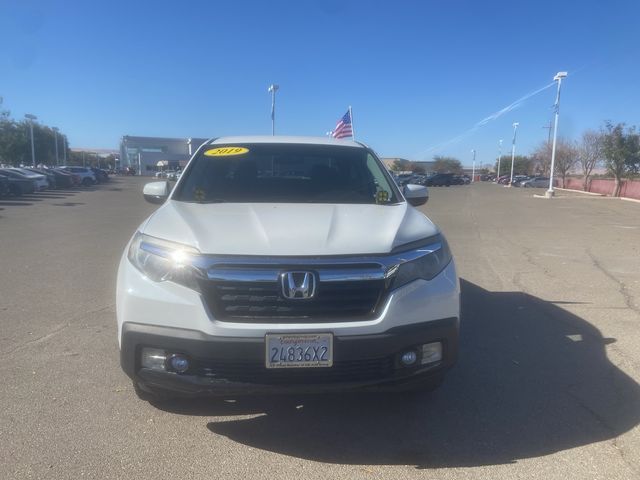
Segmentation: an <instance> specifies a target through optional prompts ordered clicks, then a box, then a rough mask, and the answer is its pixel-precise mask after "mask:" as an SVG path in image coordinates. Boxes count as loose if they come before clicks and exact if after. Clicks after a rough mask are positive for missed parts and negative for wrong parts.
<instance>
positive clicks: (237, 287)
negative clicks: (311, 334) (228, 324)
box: [201, 280, 385, 323]
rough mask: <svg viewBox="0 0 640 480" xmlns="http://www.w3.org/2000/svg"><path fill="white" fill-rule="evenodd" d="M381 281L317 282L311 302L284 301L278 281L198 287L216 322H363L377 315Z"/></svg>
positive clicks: (208, 283) (307, 300) (382, 291)
mask: <svg viewBox="0 0 640 480" xmlns="http://www.w3.org/2000/svg"><path fill="white" fill-rule="evenodd" d="M384 287H385V282H384V280H361V281H339V282H322V281H321V282H319V285H318V290H317V293H316V295H315V296H314V298H312V299H304V300H287V299H285V298H283V297H282V295H281V292H280V286H279V283H278V282H277V281H273V282H255V281H250V282H238V281H220V280H216V281H212V280H207V281H203V282H202V283H201V291H202V294H203V297H204V300H205V302H206V303H207V306H208V307H209V309H210V310H211V312H212V313H213V314H214V316H215V317H216V318H219V319H221V320H225V319H228V320H233V321H239V322H243V321H244V322H251V321H255V320H254V319H259V321H261V322H267V323H268V322H273V323H287V322H292V323H294V322H295V323H298V322H305V321H306V322H313V321H315V320H317V319H333V318H338V317H339V318H340V319H344V320H351V321H357V320H363V319H367V318H371V317H373V316H374V315H375V313H376V307H377V306H378V305H379V303H380V300H381V298H382V297H383V294H384Z"/></svg>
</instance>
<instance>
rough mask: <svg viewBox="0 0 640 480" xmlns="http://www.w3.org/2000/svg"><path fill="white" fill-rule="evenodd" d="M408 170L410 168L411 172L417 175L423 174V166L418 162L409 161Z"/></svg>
mask: <svg viewBox="0 0 640 480" xmlns="http://www.w3.org/2000/svg"><path fill="white" fill-rule="evenodd" d="M409 170H411V171H412V172H413V173H416V174H418V175H424V173H425V169H424V167H423V166H422V165H420V164H419V163H415V162H411V163H410V164H409Z"/></svg>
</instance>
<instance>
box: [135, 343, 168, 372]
mask: <svg viewBox="0 0 640 480" xmlns="http://www.w3.org/2000/svg"><path fill="white" fill-rule="evenodd" d="M166 359H167V354H166V352H165V351H164V350H161V349H159V348H143V349H142V359H141V362H140V363H141V364H142V366H143V367H144V368H150V369H152V370H165V366H164V362H165V360H166Z"/></svg>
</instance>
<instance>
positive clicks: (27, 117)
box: [24, 113, 38, 167]
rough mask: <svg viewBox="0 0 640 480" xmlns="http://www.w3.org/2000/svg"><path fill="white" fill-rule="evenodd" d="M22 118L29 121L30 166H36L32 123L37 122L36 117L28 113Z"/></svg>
mask: <svg viewBox="0 0 640 480" xmlns="http://www.w3.org/2000/svg"><path fill="white" fill-rule="evenodd" d="M24 118H26V119H27V120H29V130H30V131H31V166H33V167H35V166H36V149H35V147H34V146H33V121H34V120H37V119H38V117H36V116H35V115H32V114H30V113H27V114H25V116H24Z"/></svg>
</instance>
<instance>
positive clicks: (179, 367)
mask: <svg viewBox="0 0 640 480" xmlns="http://www.w3.org/2000/svg"><path fill="white" fill-rule="evenodd" d="M168 365H169V368H170V369H171V370H173V371H174V372H177V373H184V372H186V371H187V370H189V360H188V359H187V357H185V356H184V355H181V354H179V353H176V354H174V355H171V356H170V357H169V361H168Z"/></svg>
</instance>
